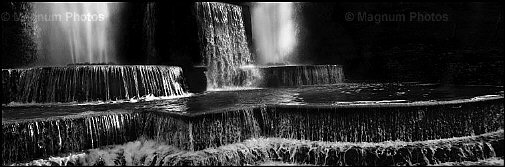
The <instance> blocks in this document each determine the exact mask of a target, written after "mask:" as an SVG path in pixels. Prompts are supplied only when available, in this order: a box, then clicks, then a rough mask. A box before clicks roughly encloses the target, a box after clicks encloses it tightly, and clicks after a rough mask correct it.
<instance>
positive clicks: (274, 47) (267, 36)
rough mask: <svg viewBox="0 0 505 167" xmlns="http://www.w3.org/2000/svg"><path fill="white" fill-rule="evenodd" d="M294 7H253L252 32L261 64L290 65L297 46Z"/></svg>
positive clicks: (269, 5)
mask: <svg viewBox="0 0 505 167" xmlns="http://www.w3.org/2000/svg"><path fill="white" fill-rule="evenodd" d="M293 7H294V5H293V3H292V2H284V3H261V2H260V3H254V4H253V5H252V10H251V17H252V20H251V23H252V32H253V40H254V43H255V45H256V49H257V50H256V51H257V54H258V63H259V64H263V65H266V64H289V63H290V62H289V61H290V60H291V59H292V58H291V57H290V55H291V54H292V52H293V50H294V48H295V46H296V29H295V26H296V22H295V20H294V15H293V13H294V11H293Z"/></svg>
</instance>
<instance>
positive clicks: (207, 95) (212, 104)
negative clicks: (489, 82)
mask: <svg viewBox="0 0 505 167" xmlns="http://www.w3.org/2000/svg"><path fill="white" fill-rule="evenodd" d="M485 95H488V97H489V95H491V96H503V86H447V85H438V84H417V83H401V84H400V83H386V84H383V83H382V84H379V83H345V84H334V85H319V86H304V87H298V88H276V89H266V88H265V89H243V90H232V91H226V90H220V91H208V92H204V93H200V94H193V95H191V96H186V97H178V98H168V99H157V100H156V98H155V99H154V100H152V99H147V100H141V101H124V102H115V103H113V102H100V103H86V104H72V103H60V104H35V105H34V104H10V105H4V106H2V117H3V118H2V120H3V121H6V120H16V119H31V118H45V117H52V116H64V115H74V114H87V113H94V112H103V111H111V110H121V111H140V110H155V111H163V112H170V113H177V114H195V113H204V112H210V111H216V110H221V109H227V108H235V107H247V106H253V105H258V104H280V105H312V104H317V105H321V104H322V105H353V104H365V105H366V104H377V103H411V102H424V101H450V100H455V99H471V98H475V97H477V96H485Z"/></svg>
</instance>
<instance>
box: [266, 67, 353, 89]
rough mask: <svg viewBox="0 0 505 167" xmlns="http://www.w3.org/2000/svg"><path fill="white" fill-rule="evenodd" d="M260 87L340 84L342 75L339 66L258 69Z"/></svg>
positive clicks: (342, 78)
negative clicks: (261, 79) (260, 75)
mask: <svg viewBox="0 0 505 167" xmlns="http://www.w3.org/2000/svg"><path fill="white" fill-rule="evenodd" d="M258 69H259V71H260V72H261V74H262V76H263V82H262V83H261V84H262V87H292V86H301V85H323V84H336V83H342V82H343V80H344V73H343V70H342V66H339V65H310V66H267V67H258Z"/></svg>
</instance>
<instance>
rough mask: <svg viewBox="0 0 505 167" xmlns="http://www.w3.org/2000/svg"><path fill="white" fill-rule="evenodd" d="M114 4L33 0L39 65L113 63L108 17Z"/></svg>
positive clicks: (111, 31) (113, 10) (113, 53)
mask: <svg viewBox="0 0 505 167" xmlns="http://www.w3.org/2000/svg"><path fill="white" fill-rule="evenodd" d="M118 6H119V5H118V4H117V3H34V11H35V16H36V20H37V24H38V27H39V28H40V29H39V30H40V31H39V33H40V43H41V50H40V51H41V55H43V56H42V57H40V58H39V62H38V64H40V65H51V66H53V65H66V64H76V63H117V60H116V56H115V53H116V50H115V49H116V48H115V46H114V43H115V42H114V38H115V33H116V32H115V29H112V27H113V25H111V20H110V17H111V16H112V15H114V14H115V13H114V12H115V11H116V10H117V9H118Z"/></svg>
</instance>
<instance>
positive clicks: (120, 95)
mask: <svg viewBox="0 0 505 167" xmlns="http://www.w3.org/2000/svg"><path fill="white" fill-rule="evenodd" d="M2 86H3V88H2V89H3V92H4V95H3V97H4V98H3V100H2V103H9V102H21V103H31V102H36V103H47V102H74V101H78V102H86V101H99V100H102V101H111V100H123V99H130V98H140V97H143V96H147V95H152V96H157V97H159V96H175V95H183V94H185V92H186V91H185V89H184V86H185V85H184V82H183V76H182V69H181V68H180V67H171V66H140V65H138V66H135V65H132V66H123V65H122V66H119V65H86V66H67V67H39V68H29V69H6V70H2Z"/></svg>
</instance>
